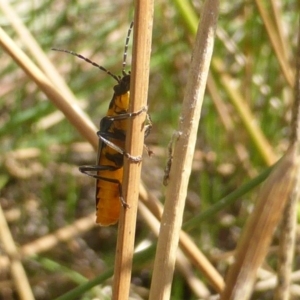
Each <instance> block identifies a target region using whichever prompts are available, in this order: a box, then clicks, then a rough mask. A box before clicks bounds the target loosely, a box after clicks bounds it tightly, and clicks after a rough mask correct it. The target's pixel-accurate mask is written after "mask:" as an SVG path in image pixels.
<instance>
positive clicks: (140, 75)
mask: <svg viewBox="0 0 300 300" xmlns="http://www.w3.org/2000/svg"><path fill="white" fill-rule="evenodd" d="M153 9H154V1H153V0H136V1H135V11H134V12H135V16H134V29H133V55H132V68H131V86H130V98H131V99H130V100H131V101H130V108H129V110H130V111H131V112H135V111H139V110H140V109H142V108H143V107H146V106H147V97H148V81H149V69H150V53H151V40H152V23H153ZM144 122H145V114H141V115H139V116H137V117H135V118H133V119H132V120H130V122H129V128H128V132H127V138H126V147H125V148H126V151H127V152H128V153H130V154H131V155H133V156H141V154H142V152H143V144H144V129H143V127H144V126H143V123H144ZM140 176H141V163H133V162H130V161H129V160H126V159H125V163H124V175H123V178H124V180H123V195H124V198H125V199H126V202H127V204H128V205H129V208H128V209H126V210H125V209H124V210H122V213H121V216H120V221H119V232H118V241H117V251H116V258H115V271H114V282H113V296H112V299H114V300H117V299H128V295H129V288H130V281H131V269H132V258H133V251H134V238H135V227H136V214H137V203H138V197H139V185H140Z"/></svg>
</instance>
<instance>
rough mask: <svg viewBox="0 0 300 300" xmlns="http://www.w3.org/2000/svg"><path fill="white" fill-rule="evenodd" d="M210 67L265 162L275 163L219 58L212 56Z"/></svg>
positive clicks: (248, 109)
mask: <svg viewBox="0 0 300 300" xmlns="http://www.w3.org/2000/svg"><path fill="white" fill-rule="evenodd" d="M212 68H213V69H214V70H215V71H217V73H218V75H219V80H221V82H222V83H223V85H224V88H225V89H226V91H227V93H228V95H229V96H230V100H231V102H232V104H233V105H234V107H235V109H236V110H237V112H238V115H239V117H240V118H241V120H242V122H243V124H244V126H245V128H246V130H247V131H248V134H249V136H250V137H251V139H252V140H253V142H254V144H255V146H256V147H257V149H258V151H259V153H260V154H261V156H262V158H263V159H264V161H265V163H266V164H267V165H268V166H271V165H272V164H273V163H275V161H276V160H277V157H276V155H275V153H274V151H273V149H272V147H271V145H270V143H269V142H268V140H267V138H266V137H265V135H264V133H263V132H262V130H261V129H260V128H259V126H258V124H257V123H255V122H254V120H255V117H254V115H253V114H252V112H251V109H250V107H249V105H248V104H247V102H246V100H245V99H244V98H243V96H242V94H241V92H240V91H239V90H238V89H236V87H235V86H234V84H233V82H234V80H233V78H231V77H230V75H229V74H228V73H226V72H224V70H225V67H224V64H223V62H222V61H221V60H220V59H217V58H214V59H213V60H212Z"/></svg>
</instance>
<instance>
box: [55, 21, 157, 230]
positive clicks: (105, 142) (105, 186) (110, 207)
mask: <svg viewBox="0 0 300 300" xmlns="http://www.w3.org/2000/svg"><path fill="white" fill-rule="evenodd" d="M132 28H133V22H132V23H131V24H130V27H129V30H128V34H127V37H126V42H125V49H124V54H123V63H122V76H116V75H114V74H113V73H111V72H110V71H109V70H107V69H106V68H104V67H102V66H100V65H98V64H97V63H95V62H93V61H91V60H90V59H88V58H86V57H84V56H82V55H81V54H78V53H75V52H73V51H69V50H63V49H56V48H53V50H55V51H61V52H66V53H69V54H71V55H74V56H76V57H78V58H80V59H83V60H85V61H86V62H88V63H90V64H92V65H93V66H95V67H97V68H99V69H100V70H102V71H104V72H106V73H107V74H108V75H110V76H111V77H112V78H114V79H115V80H116V81H117V84H116V85H115V86H114V88H113V90H114V93H113V96H112V99H111V101H110V104H109V107H108V111H107V113H106V116H105V117H103V118H102V119H101V121H100V129H99V131H98V132H97V136H98V137H99V145H98V152H97V161H96V165H93V166H81V167H79V170H80V172H82V173H84V174H86V175H88V176H91V177H93V178H95V179H96V195H95V198H96V210H97V211H96V223H97V224H99V225H101V226H109V225H113V224H115V223H117V222H118V220H119V215H120V209H121V206H123V207H124V208H125V209H126V208H128V204H127V203H126V201H125V200H124V198H123V196H122V181H123V164H124V156H126V157H127V158H128V159H130V160H131V161H134V162H140V161H141V157H134V156H132V155H130V154H129V153H127V152H126V151H125V150H124V148H125V139H126V132H127V127H128V119H129V118H131V117H134V116H137V115H139V114H140V113H142V112H147V108H146V107H144V108H142V109H141V110H139V111H137V112H132V113H129V112H128V108H129V102H130V91H129V90H130V72H126V71H125V66H126V57H127V49H128V42H129V38H130V33H131V31H132ZM146 122H147V125H146V126H145V137H146V136H147V135H148V134H149V132H150V130H151V127H152V122H151V119H150V116H149V115H148V114H146ZM151 153H152V152H151V151H149V150H148V154H149V155H151Z"/></svg>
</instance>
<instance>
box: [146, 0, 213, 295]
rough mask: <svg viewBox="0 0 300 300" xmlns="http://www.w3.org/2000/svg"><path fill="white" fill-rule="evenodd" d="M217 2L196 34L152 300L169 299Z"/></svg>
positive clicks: (209, 5)
mask: <svg viewBox="0 0 300 300" xmlns="http://www.w3.org/2000/svg"><path fill="white" fill-rule="evenodd" d="M218 4H219V3H218V1H217V0H216V1H213V0H208V1H206V2H205V4H204V6H203V13H202V19H201V22H200V24H199V27H198V33H197V35H196V41H195V46H194V51H193V54H192V61H191V69H190V72H189V76H188V84H187V87H186V94H185V97H184V101H183V106H182V116H181V117H180V124H179V129H178V133H179V134H180V137H179V138H178V140H177V141H176V143H175V146H174V154H173V156H174V159H173V165H172V167H171V171H170V182H169V185H168V187H167V192H166V201H165V208H164V213H163V216H162V222H161V229H160V235H159V239H158V244H157V253H156V257H155V263H154V270H153V277H152V283H151V290H150V297H149V299H150V300H157V299H169V298H170V292H171V282H172V278H173V271H174V265H175V257H176V251H177V247H178V240H179V233H180V227H181V225H182V215H183V209H184V204H185V198H186V193H187V186H188V179H189V176H190V172H191V166H192V159H193V152H194V149H195V143H196V136H197V129H198V124H199V120H200V113H201V107H202V101H203V96H204V91H205V87H206V80H207V75H208V70H209V66H210V60H211V56H212V50H213V44H214V35H215V28H216V23H217V17H218Z"/></svg>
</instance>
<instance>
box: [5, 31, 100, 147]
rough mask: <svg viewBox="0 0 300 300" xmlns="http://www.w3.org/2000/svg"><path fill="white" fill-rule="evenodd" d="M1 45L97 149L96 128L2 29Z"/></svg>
mask: <svg viewBox="0 0 300 300" xmlns="http://www.w3.org/2000/svg"><path fill="white" fill-rule="evenodd" d="M0 45H1V46H2V47H3V49H5V51H6V52H7V53H8V54H9V55H10V56H11V57H12V58H13V59H14V61H15V62H16V63H17V64H18V65H19V66H20V67H21V68H22V69H23V70H24V71H25V72H26V74H27V75H28V76H29V77H30V78H31V79H32V80H33V81H34V82H35V83H36V84H37V85H38V86H39V88H40V89H41V90H42V91H43V92H44V93H45V94H46V95H47V96H48V97H49V99H50V100H51V101H52V102H53V103H54V104H55V105H56V106H57V107H58V109H59V110H61V111H62V112H63V113H64V115H65V116H66V117H67V119H68V120H69V122H70V123H71V124H72V125H73V126H74V127H75V128H76V129H77V130H78V132H80V133H81V134H82V136H84V137H85V138H86V139H87V140H88V141H89V142H90V143H91V144H92V145H93V146H94V148H97V146H98V138H97V135H96V134H95V131H96V129H95V126H94V125H93V123H92V122H91V121H90V119H89V118H88V117H87V116H86V115H85V114H84V113H83V111H82V110H81V109H80V107H79V106H77V104H76V103H74V102H72V100H70V99H68V98H65V97H64V96H63V95H62V94H61V93H60V92H59V91H58V90H57V88H56V87H55V86H54V85H53V84H52V83H51V82H50V81H49V79H48V78H47V77H46V76H45V75H44V73H43V72H42V71H41V70H40V69H39V68H38V67H37V66H36V65H35V64H34V63H33V62H32V61H31V60H30V59H29V57H28V56H26V54H25V53H24V52H23V51H22V50H21V49H20V48H19V47H18V46H17V45H16V44H15V43H14V42H13V40H12V39H11V38H10V37H9V36H8V35H7V34H6V33H5V31H4V30H3V29H2V28H0Z"/></svg>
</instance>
